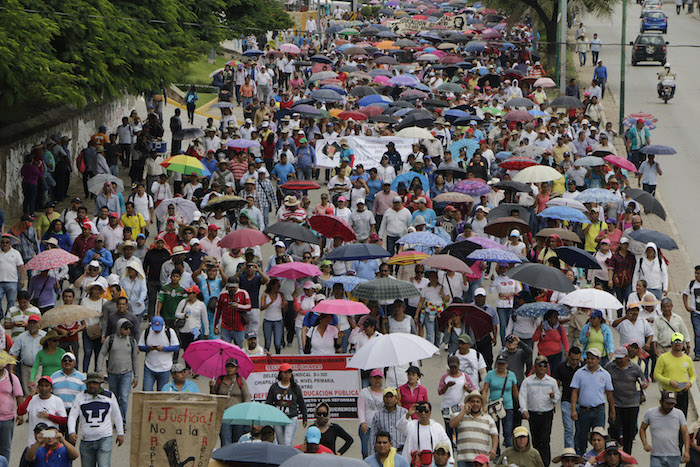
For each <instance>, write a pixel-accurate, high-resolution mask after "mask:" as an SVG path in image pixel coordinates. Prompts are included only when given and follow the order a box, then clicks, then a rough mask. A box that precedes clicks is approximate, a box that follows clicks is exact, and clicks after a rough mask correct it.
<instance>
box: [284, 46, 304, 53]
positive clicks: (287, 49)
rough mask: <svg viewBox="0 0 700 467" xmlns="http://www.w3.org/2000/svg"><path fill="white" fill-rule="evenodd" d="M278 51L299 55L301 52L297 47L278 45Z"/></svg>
mask: <svg viewBox="0 0 700 467" xmlns="http://www.w3.org/2000/svg"><path fill="white" fill-rule="evenodd" d="M280 50H281V51H282V52H286V53H289V54H298V53H301V50H299V47H297V46H296V45H294V44H282V45H280Z"/></svg>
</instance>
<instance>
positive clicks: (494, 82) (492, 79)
mask: <svg viewBox="0 0 700 467" xmlns="http://www.w3.org/2000/svg"><path fill="white" fill-rule="evenodd" d="M487 81H488V83H489V86H491V87H492V88H497V87H498V86H500V84H501V77H500V76H498V75H494V74H488V75H484V76H482V77H481V78H479V81H478V83H479V86H481V87H482V88H483V87H484V85H485V83H486V82H487Z"/></svg>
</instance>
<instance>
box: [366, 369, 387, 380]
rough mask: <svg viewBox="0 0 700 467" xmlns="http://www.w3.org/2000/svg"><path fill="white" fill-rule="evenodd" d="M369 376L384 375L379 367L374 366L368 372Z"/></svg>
mask: <svg viewBox="0 0 700 467" xmlns="http://www.w3.org/2000/svg"><path fill="white" fill-rule="evenodd" d="M369 376H370V377H372V376H381V377H382V378H383V377H384V372H383V371H382V370H380V369H379V368H375V369H374V370H372V372H371V373H370V374H369Z"/></svg>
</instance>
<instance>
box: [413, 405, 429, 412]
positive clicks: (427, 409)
mask: <svg viewBox="0 0 700 467" xmlns="http://www.w3.org/2000/svg"><path fill="white" fill-rule="evenodd" d="M416 412H418V413H430V409H429V408H428V407H426V406H422V407H418V408H417V409H416Z"/></svg>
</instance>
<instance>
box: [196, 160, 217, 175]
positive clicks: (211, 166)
mask: <svg viewBox="0 0 700 467" xmlns="http://www.w3.org/2000/svg"><path fill="white" fill-rule="evenodd" d="M200 162H201V163H202V165H203V166H204V168H206V169H207V170H208V171H209V173H212V174H213V173H214V172H216V170H217V168H216V167H217V164H218V163H219V161H217V160H216V157H213V158H212V159H211V160H207V158H206V157H205V158H204V159H202V160H201V161H200ZM207 178H208V177H207Z"/></svg>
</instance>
